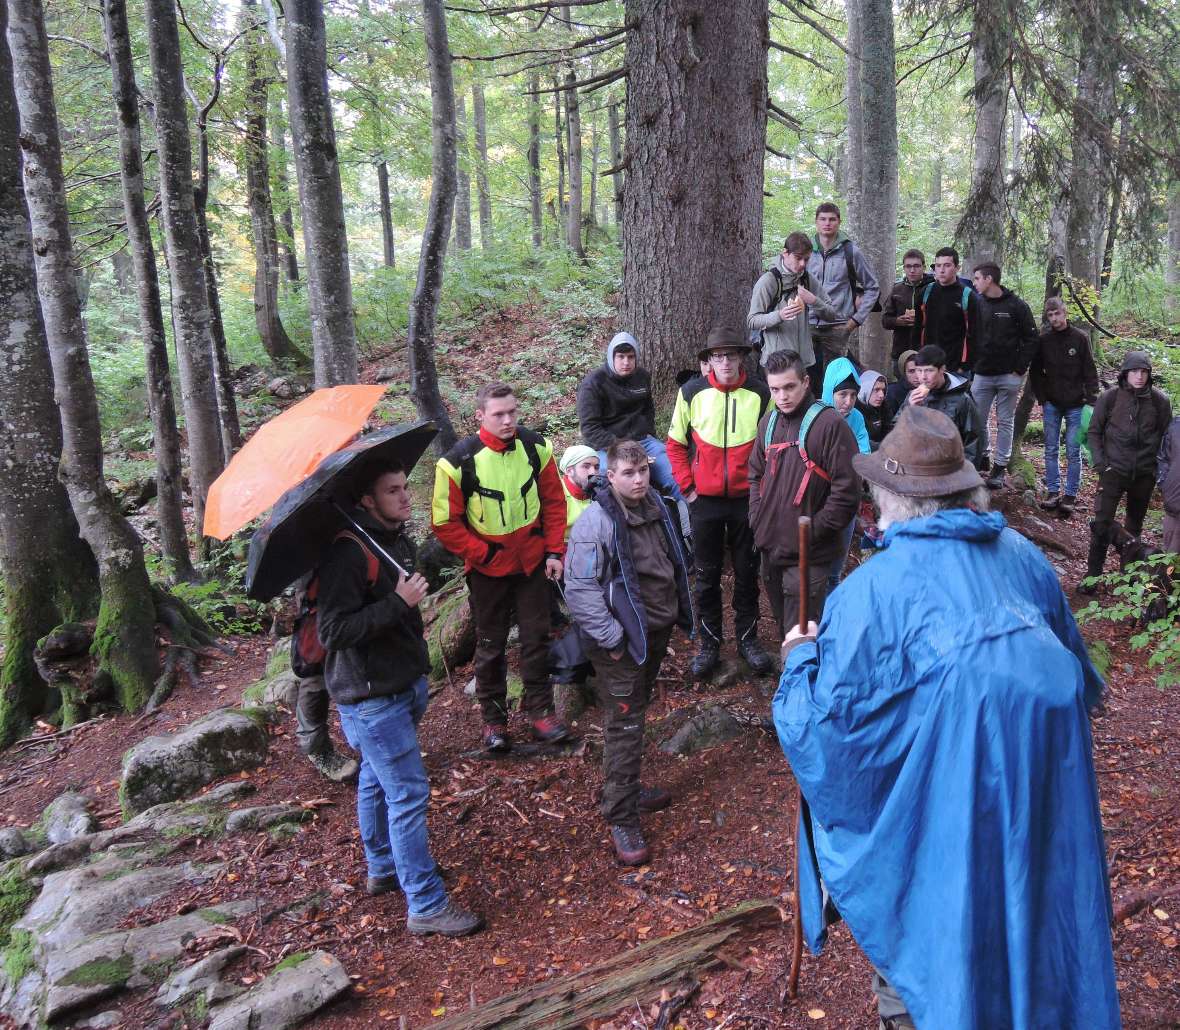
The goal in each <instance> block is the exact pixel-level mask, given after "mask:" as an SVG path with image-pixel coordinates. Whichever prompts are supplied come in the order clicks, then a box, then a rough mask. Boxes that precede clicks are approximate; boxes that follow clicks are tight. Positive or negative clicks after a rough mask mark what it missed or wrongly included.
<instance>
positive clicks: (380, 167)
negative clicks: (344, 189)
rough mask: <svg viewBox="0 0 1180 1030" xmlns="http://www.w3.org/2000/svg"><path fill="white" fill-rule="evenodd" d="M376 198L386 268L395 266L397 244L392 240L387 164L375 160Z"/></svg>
mask: <svg viewBox="0 0 1180 1030" xmlns="http://www.w3.org/2000/svg"><path fill="white" fill-rule="evenodd" d="M377 199H378V202H379V203H380V207H381V247H382V251H383V254H382V257H383V258H384V259H385V267H386V268H397V246H396V244H395V243H394V240H393V205H392V204H390V202H389V164H388V162H386V161H378V162H377Z"/></svg>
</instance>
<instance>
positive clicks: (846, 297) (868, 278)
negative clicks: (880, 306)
mask: <svg viewBox="0 0 1180 1030" xmlns="http://www.w3.org/2000/svg"><path fill="white" fill-rule="evenodd" d="M811 242H812V243H813V244H814V245H815V250H813V251H812V252H811V257H810V258H808V259H807V271H808V272H810V273H811V279H812V281H813V282H815V283H816V284H818V285H819V286H822V287H823V288H824V290H826V291H827V295H828V296H829V297H830V298H831V299H832V300H831V302H832V305H833V306H834V307H835V308H836V310H837V315H836V316H835V317H832V318H829V317H827V316H824V315H822V313H821V312H819V311H812V312H811V313H810V317H811V324H812V325H813V326H826V325H836V324H839V323H842V322H845V321H847V320H848V319H850V318H855V319H856V321H857V323H858V324H860V325H864V321H865V319H866V318H868V317H869V312H870V311H872V310H873V305H874V304H876V303H877V299H878V298H879V297H880V296H881V288H880V286H878V285H877V276H876V274H875V273H874V272H873V269H872V266H871V265H870V264H869V262H868V259H867V258H866V257H865V254H864V251H863V250H861V249H860V247H858V246H857V245H856V244H855V243H853V242H852V240H850V239H849V238H848V237H847V236H845V235H844V233H837V234H836V242H835V243H834V244H832V249H831V250H829V251H827V252H825V251H824V249H823V246H822V245H821V244H820V242H819V236H818V234H817V235H815V236H813V237H812V241H811ZM846 251H847V254H846V253H845V252H846ZM849 255H850V256H851V257H852V268H853V270H854V271H855V272H856V286H857V289H858V290H862V291H863V292H862V293H861V294H860V297H859V298H856V297H853V295H852V284H851V283H849V281H848V256H849ZM814 289H815V288H814V287H812V291H813V292H814ZM817 296H818V294H817Z"/></svg>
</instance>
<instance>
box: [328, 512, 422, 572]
mask: <svg viewBox="0 0 1180 1030" xmlns="http://www.w3.org/2000/svg"><path fill="white" fill-rule="evenodd" d="M332 507H333V508H335V509H336V511H338V512H339V513H340V515H341V517H342V518H343V519H344V521H345V522H347V523H348V524H349V525H350V526H351V527H352V528H353V530H354V531H355V532H356V533H357V534H358V535H359V536H361V537H362V538H363V539H364V541H365V543H367V544H368V545H369V546H370V547H371V548H372V549H373V550H374V551H376V552H377V553H378V554H379V555H380V556H381V557H382V558H384V559H385V560H386V561H387V562H389V564H390V565H392V566H393V567H394V568H395V569H396V570H397V571H398V572H399V573H401V574H402V575H403V576H405V577H406V579H409V578H410V574H409V573H408V572H407V571H406V570H405V569H404V568H402V566H401V564H400V563H399V562H398V561H397V560H396V559H395V558H394V557H393V556H392V555H391V554H390V553H389V552H388V551H387V550H385V548H384V547H382V546H381V545H380V544H379V543H377V541H376V540H374V539H373V538H372V537H371V536H370V535H369V534H368V533H367V532H366V531H365V530H364V529H362V528H361V526H360V525H359V524H358V523H357V521H356V519H354V518H353V517H352V516H351V515H349V514H348V512H346V511H345V510H344V509H343V508H341V507H340V505H339V504H338V503H337V502H336V501H333V502H332Z"/></svg>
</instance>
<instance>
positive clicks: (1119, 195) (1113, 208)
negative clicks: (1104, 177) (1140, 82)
mask: <svg viewBox="0 0 1180 1030" xmlns="http://www.w3.org/2000/svg"><path fill="white" fill-rule="evenodd" d="M1129 137H1130V116H1129V115H1127V114H1124V115H1123V117H1122V118H1121V119H1120V122H1119V141H1118V151H1117V154H1118V157H1117V159H1116V161H1115V162H1114V171H1113V173H1112V174H1111V180H1112V181H1111V190H1110V204H1109V212H1110V213H1109V215H1108V216H1107V219H1106V241H1105V243H1104V244H1103V247H1102V266H1101V268H1100V269H1099V273H1098V290H1099V293H1103V292H1105V291H1106V287H1107V286H1108V285H1109V284H1110V277H1111V273H1112V272H1113V271H1114V247H1115V244H1116V243H1117V242H1118V236H1119V219H1120V218H1121V217H1122V212H1123V180H1124V174H1123V164H1122V162H1123V159H1124V155H1125V154H1126V153H1127V148H1128V146H1129V144H1130V138H1129Z"/></svg>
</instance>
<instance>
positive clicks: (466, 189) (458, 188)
mask: <svg viewBox="0 0 1180 1030" xmlns="http://www.w3.org/2000/svg"><path fill="white" fill-rule="evenodd" d="M455 151H456V162H457V169H456V173H455V174H456V180H455V246H456V247H458V248H459V249H460V250H470V249H471V171H470V168H471V148H470V146H469V145H468V142H467V103H466V101H465V100H464V98H463V94H462V93H457V94H456V95H455Z"/></svg>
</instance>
